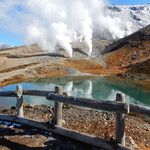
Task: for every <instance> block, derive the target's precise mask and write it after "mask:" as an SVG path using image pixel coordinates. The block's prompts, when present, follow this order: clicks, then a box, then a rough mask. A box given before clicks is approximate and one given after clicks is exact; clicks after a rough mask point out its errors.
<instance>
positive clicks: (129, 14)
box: [103, 4, 150, 39]
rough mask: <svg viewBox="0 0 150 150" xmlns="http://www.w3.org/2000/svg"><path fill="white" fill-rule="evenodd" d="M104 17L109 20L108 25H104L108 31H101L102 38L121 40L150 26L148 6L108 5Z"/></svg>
mask: <svg viewBox="0 0 150 150" xmlns="http://www.w3.org/2000/svg"><path fill="white" fill-rule="evenodd" d="M105 16H107V17H108V18H109V19H108V23H107V24H108V25H107V24H105V25H106V26H105V27H106V28H107V29H108V31H107V30H106V31H103V33H104V35H105V36H104V38H105V39H112V38H113V39H116V38H123V37H124V36H127V35H129V34H131V33H133V32H135V31H137V30H139V29H141V28H143V27H145V26H147V25H149V24H150V4H146V5H109V6H107V7H106V9H105ZM116 22H117V24H116ZM107 26H108V27H107ZM110 26H111V28H110ZM110 29H111V30H110ZM111 33H113V34H112V35H111ZM114 33H115V34H114Z"/></svg>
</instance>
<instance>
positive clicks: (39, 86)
mask: <svg viewBox="0 0 150 150" xmlns="http://www.w3.org/2000/svg"><path fill="white" fill-rule="evenodd" d="M16 85H22V86H23V89H32V90H46V91H47V90H50V91H53V90H54V89H55V86H62V87H63V89H64V91H65V92H69V94H70V95H71V96H75V97H86V98H93V99H97V100H115V97H116V93H120V92H121V93H124V94H125V95H126V101H127V102H128V103H134V104H138V105H143V106H147V107H150V91H149V90H147V89H145V88H144V87H142V86H138V85H136V84H134V83H132V82H131V81H128V80H121V79H115V78H112V77H107V76H100V77H80V78H79V77H75V76H72V77H71V76H69V77H59V78H42V79H36V80H31V81H28V82H25V83H18V84H13V85H9V86H4V87H1V88H0V90H1V91H14V90H16ZM24 99H25V101H26V102H27V103H29V104H36V105H41V104H46V105H53V102H51V101H48V100H46V98H44V97H36V96H24ZM15 105H16V98H6V97H0V109H4V108H10V107H11V106H15Z"/></svg>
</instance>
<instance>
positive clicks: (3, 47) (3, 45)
mask: <svg viewBox="0 0 150 150" xmlns="http://www.w3.org/2000/svg"><path fill="white" fill-rule="evenodd" d="M11 47H12V46H10V45H7V44H4V43H0V49H7V48H11Z"/></svg>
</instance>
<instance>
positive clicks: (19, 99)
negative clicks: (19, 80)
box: [16, 85, 24, 117]
mask: <svg viewBox="0 0 150 150" xmlns="http://www.w3.org/2000/svg"><path fill="white" fill-rule="evenodd" d="M16 108H17V110H16V111H17V112H16V113H17V114H16V115H17V116H18V117H24V115H23V89H22V86H21V85H17V103H16Z"/></svg>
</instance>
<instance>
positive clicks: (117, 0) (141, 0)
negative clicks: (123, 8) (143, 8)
mask: <svg viewBox="0 0 150 150" xmlns="http://www.w3.org/2000/svg"><path fill="white" fill-rule="evenodd" d="M108 1H109V2H110V3H112V4H115V5H144V4H148V3H150V0H108Z"/></svg>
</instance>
